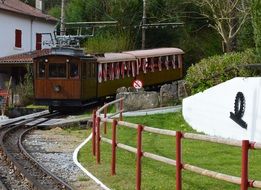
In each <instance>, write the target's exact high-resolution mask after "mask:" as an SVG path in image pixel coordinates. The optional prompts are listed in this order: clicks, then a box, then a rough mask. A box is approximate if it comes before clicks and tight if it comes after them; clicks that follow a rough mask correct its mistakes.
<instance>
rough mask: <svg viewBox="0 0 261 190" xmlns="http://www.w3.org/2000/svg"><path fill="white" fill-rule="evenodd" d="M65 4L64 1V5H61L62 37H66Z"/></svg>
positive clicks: (63, 1) (63, 0)
mask: <svg viewBox="0 0 261 190" xmlns="http://www.w3.org/2000/svg"><path fill="white" fill-rule="evenodd" d="M64 3H65V0H62V5H61V28H60V35H61V36H64V35H65V24H64V15H65V14H64V12H65V11H64Z"/></svg>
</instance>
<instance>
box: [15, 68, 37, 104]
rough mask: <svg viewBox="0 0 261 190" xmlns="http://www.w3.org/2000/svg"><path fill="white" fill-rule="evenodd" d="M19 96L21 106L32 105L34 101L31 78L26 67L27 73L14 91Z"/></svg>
mask: <svg viewBox="0 0 261 190" xmlns="http://www.w3.org/2000/svg"><path fill="white" fill-rule="evenodd" d="M15 92H16V93H17V94H19V97H20V104H21V106H26V105H29V104H32V103H33V101H34V90H33V77H32V72H31V68H30V66H27V73H26V74H25V77H24V79H23V81H22V82H20V83H19V84H18V85H17V86H16V89H15Z"/></svg>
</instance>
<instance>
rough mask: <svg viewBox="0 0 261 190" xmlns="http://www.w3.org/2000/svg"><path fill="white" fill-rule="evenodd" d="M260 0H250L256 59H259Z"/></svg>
mask: <svg viewBox="0 0 261 190" xmlns="http://www.w3.org/2000/svg"><path fill="white" fill-rule="evenodd" d="M260 18H261V1H260V0H252V21H253V28H254V34H255V43H256V52H257V57H258V61H261V19H260Z"/></svg>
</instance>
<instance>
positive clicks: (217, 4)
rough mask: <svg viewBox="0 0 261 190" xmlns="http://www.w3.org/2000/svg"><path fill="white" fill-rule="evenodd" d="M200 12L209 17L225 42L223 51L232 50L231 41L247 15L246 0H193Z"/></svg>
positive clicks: (247, 2) (210, 24)
mask: <svg viewBox="0 0 261 190" xmlns="http://www.w3.org/2000/svg"><path fill="white" fill-rule="evenodd" d="M194 3H195V4H196V5H198V6H199V7H201V14H202V15H203V16H204V17H206V18H207V19H209V21H210V23H209V26H210V27H212V28H213V29H215V30H216V31H217V32H218V33H219V35H220V36H221V37H222V39H223V41H224V43H225V52H230V51H232V50H233V46H232V42H233V39H234V38H235V36H236V35H237V34H238V32H239V31H240V29H241V27H242V25H243V24H244V23H245V21H246V19H247V17H248V15H249V9H250V7H249V1H248V0H242V1H238V0H228V1H223V0H194Z"/></svg>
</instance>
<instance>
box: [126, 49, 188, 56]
mask: <svg viewBox="0 0 261 190" xmlns="http://www.w3.org/2000/svg"><path fill="white" fill-rule="evenodd" d="M123 53H125V54H130V55H133V56H135V57H137V58H146V57H159V56H166V55H175V54H184V51H183V50H181V49H179V48H156V49H147V50H134V51H124V52H123Z"/></svg>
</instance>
